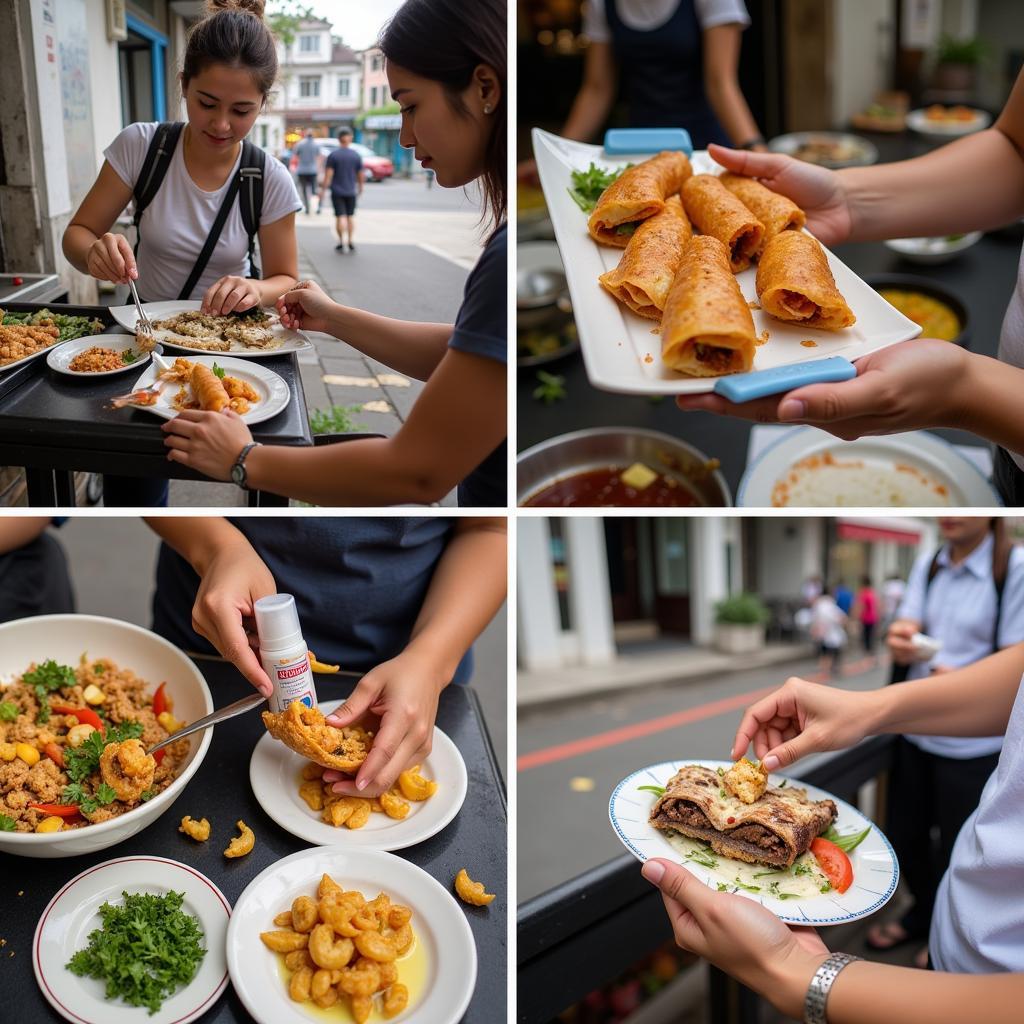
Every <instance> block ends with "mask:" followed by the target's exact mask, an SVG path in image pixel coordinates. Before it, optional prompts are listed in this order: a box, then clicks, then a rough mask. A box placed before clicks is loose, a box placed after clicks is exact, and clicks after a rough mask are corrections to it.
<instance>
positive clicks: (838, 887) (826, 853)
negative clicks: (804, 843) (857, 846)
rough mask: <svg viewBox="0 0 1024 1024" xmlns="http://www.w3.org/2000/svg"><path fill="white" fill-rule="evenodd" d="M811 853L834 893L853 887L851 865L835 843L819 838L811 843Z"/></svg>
mask: <svg viewBox="0 0 1024 1024" xmlns="http://www.w3.org/2000/svg"><path fill="white" fill-rule="evenodd" d="M811 853H813V854H814V859H815V860H816V861H817V862H818V866H819V867H820V868H821V870H822V871H824V872H825V877H826V878H828V880H829V882H830V883H831V885H832V888H833V889H835V891H836V892H846V890H847V889H849V888H850V886H851V885H853V865H852V864H851V863H850V858H849V857H847V856H846V854H845V853H844V852H843V851H842V850H840V849H839V847H838V846H836V844H835V843H830V842H829V841H828V840H827V839H822V838H821V836H819V837H818V838H817V839H815V840H814V842H813V843H811Z"/></svg>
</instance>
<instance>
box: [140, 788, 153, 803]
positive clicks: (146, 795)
mask: <svg viewBox="0 0 1024 1024" xmlns="http://www.w3.org/2000/svg"><path fill="white" fill-rule="evenodd" d="M155 796H156V790H155V789H152V788H150V789H147V790H145V791H144V792H142V793H140V794H139V799H140V800H141V801H142V802H143V803H145V802H146V801H147V800H152V799H153V797H155Z"/></svg>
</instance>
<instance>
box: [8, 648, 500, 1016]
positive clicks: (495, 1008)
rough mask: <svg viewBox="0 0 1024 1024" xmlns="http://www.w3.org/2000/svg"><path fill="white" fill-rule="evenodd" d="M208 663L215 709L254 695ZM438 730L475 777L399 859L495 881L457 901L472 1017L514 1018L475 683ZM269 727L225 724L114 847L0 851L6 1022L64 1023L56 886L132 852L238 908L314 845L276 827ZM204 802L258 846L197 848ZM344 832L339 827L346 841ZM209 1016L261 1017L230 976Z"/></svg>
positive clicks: (443, 879) (451, 704)
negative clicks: (172, 793)
mask: <svg viewBox="0 0 1024 1024" xmlns="http://www.w3.org/2000/svg"><path fill="white" fill-rule="evenodd" d="M199 669H200V671H201V672H202V673H203V675H204V676H205V677H206V681H207V683H208V684H209V685H210V689H211V691H212V692H213V695H214V704H215V705H217V706H218V707H221V706H223V705H225V704H229V703H231V702H232V701H234V700H237V699H239V698H240V697H243V696H245V695H246V694H247V693H251V692H252V689H251V687H250V686H249V684H248V683H247V682H245V680H243V679H242V677H241V676H240V675H239V674H238V673H237V672H236V671H235V670H234V668H232V667H231V666H226V665H222V664H219V663H216V662H207V661H203V662H200V663H199ZM322 689H323V691H324V692H322V693H321V696H322V697H323V698H324V699H327V692H326V687H322ZM334 696H341V693H340V692H337V693H335V692H333V691H332V693H331V697H332V698H333V697H334ZM437 726H438V728H440V729H441V730H442V731H443V732H445V733H447V735H448V736H449V737H450V738H451V740H452V742H454V743H455V745H456V746H457V747H458V748H459V751H460V753H461V754H462V757H463V759H464V760H465V762H466V769H467V772H468V775H469V788H468V791H467V793H466V802H465V803H464V804H463V806H462V810H461V811H460V812H459V814H458V815H457V816H456V818H455V819H454V820H453V821H452V822H451V823H450V824H449V825H448V826H447V828H445V829H444V830H443V831H442V832H441V833H440V834H439V835H436V836H434V837H433V838H431V839H427V840H425V841H424V842H422V843H419V844H418V845H416V846H413V847H410V848H409V849H406V850H400V851H398V853H397V856H400V857H403V858H405V859H406V860H408V861H409V862H410V863H412V864H416V865H418V866H419V867H421V868H423V869H424V870H425V871H426V872H427V873H428V874H430V875H432V876H433V877H434V878H436V879H437V880H438V881H439V882H440V883H441V884H442V885H444V886H445V887H446V888H447V889H449V890H450V889H451V888H452V881H453V879H454V878H455V875H456V873H457V872H458V871H459V869H460V868H463V867H466V868H468V869H469V872H470V875H471V876H472V875H474V870H473V865H476V866H477V870H476V874H478V875H479V877H480V879H481V880H483V881H484V882H485V883H486V885H487V891H488V892H493V893H496V894H497V899H495V900H494V902H493V903H491V905H490V906H489V907H471V906H467V905H465V904H463V903H461V901H460V902H459V906H460V908H461V909H462V910H463V911H464V912H465V914H466V917H467V919H468V921H469V926H470V928H471V929H472V931H473V937H474V939H475V940H476V947H477V955H478V961H479V963H478V969H477V981H476V989H475V991H474V993H473V999H472V1002H471V1003H470V1005H469V1009H468V1010H467V1011H466V1014H465V1016H464V1017H463V1019H462V1020H463V1024H493V1022H494V1021H504V1020H505V1017H506V1003H507V986H506V977H507V957H506V949H507V943H506V921H507V913H508V888H507V878H506V849H507V812H506V803H505V790H504V784H503V782H502V779H501V772H500V770H499V768H498V765H497V761H496V760H495V757H494V751H493V748H492V746H491V741H490V737H489V736H488V734H487V728H486V725H485V724H484V721H483V717H482V715H481V713H480V705H479V702H478V700H477V696H476V693H475V692H474V691H473V690H472V689H471V688H470V687H466V686H449V687H448V688H447V689H446V690H445V691H444V692H443V693H442V695H441V701H440V705H439V708H438V714H437ZM263 733H264V728H263V724H262V722H261V720H260V718H259V715H258V714H246V715H241V716H239V717H238V718H233V719H230V720H229V721H227V722H224V723H222V724H221V725H218V726H217V727H216V728H215V729H214V731H213V741H212V743H211V744H210V748H209V750H208V751H207V754H206V758H205V759H204V761H203V763H202V765H201V766H200V768H199V770H198V771H197V772H196V774H195V775H194V776H193V777H192V779H191V780H190V781H189V783H188V785H187V786H186V787H185V789H184V791H183V793H182V795H181V796H180V797H179V799H178V800H176V801H175V803H174V805H173V806H172V807H171V809H170V810H168V811H166V812H165V813H164V814H163V815H162V816H161V817H160V818H158V819H157V820H156V821H155V822H153V824H152V825H150V826H149V827H148V828H146V829H144V830H143V831H142V832H139V833H138V834H137V835H134V836H132V837H131V838H130V839H127V840H125V842H123V843H120V844H118V845H117V846H113V847H109V848H108V849H106V850H102V851H100V852H99V853H95V854H89V855H86V856H81V857H68V858H65V859H59V860H41V859H33V858H28V857H13V856H10V855H4V854H0V936H2V937H3V938H5V939H6V940H7V944H6V945H5V946H4V947H3V949H2V951H0V982H2V987H3V992H4V996H3V1000H4V1007H5V1010H4V1013H3V1015H2V1016H3V1019H5V1020H12V1021H20V1022H25V1024H36V1022H37V1021H54V1022H56V1021H60V1020H62V1018H61V1017H60V1016H59V1015H58V1014H57V1013H56V1011H54V1010H53V1009H52V1008H51V1007H50V1005H49V1003H47V1002H46V1001H45V999H44V998H43V996H42V993H41V992H40V991H39V987H38V985H37V984H36V980H35V975H34V973H33V971H32V937H33V935H34V934H35V927H36V922H37V921H38V920H39V916H40V914H41V913H42V911H43V909H44V908H45V907H46V904H47V903H48V902H49V901H50V899H51V898H52V897H53V895H54V893H55V892H57V890H58V889H60V888H61V886H63V885H64V884H65V883H66V882H68V881H69V880H70V879H72V878H74V877H75V875H77V874H79V873H80V872H81V871H84V870H85V869H86V868H88V867H91V866H93V865H95V864H100V863H102V862H104V861H107V860H111V859H113V858H115V857H124V856H126V855H130V854H140V855H145V854H151V855H155V856H161V857H168V858H171V859H172V860H179V861H181V862H183V863H185V864H188V865H190V866H192V867H194V868H196V869H197V870H199V871H201V872H202V873H203V874H205V875H206V876H207V877H208V878H210V880H211V881H213V882H214V883H215V884H216V885H217V886H219V887H220V889H221V891H222V892H223V893H224V895H225V896H226V897H227V898H228V900H229V902H230V903H231V904H232V906H233V905H234V904H235V902H236V901H237V899H238V897H239V896H240V895H241V893H242V890H243V889H245V887H246V886H247V885H248V884H249V882H251V881H252V879H253V878H255V877H256V876H257V875H258V874H259V873H260V872H261V871H263V870H264V869H265V868H267V867H269V866H270V865H271V864H273V863H274V862H275V861H277V860H280V859H281V858H282V857H287V856H288V855H290V854H292V853H296V852H298V851H299V850H304V849H308V848H309V846H310V844H308V843H306V842H305V841H304V840H301V839H297V838H295V836H293V835H291V834H290V833H288V832H285V831H284V830H283V829H282V828H280V827H279V826H277V825H275V824H274V822H273V821H271V819H270V818H269V817H267V815H266V814H265V813H264V812H263V810H262V809H261V808H260V806H259V804H258V803H257V802H256V798H255V797H254V796H253V794H252V790H251V788H250V786H249V758H250V755H251V754H252V751H253V747H254V746H255V745H256V742H257V740H258V739H259V738H260V736H261V735H262V734H263ZM197 808H200V810H201V815H202V816H205V817H207V818H209V819H210V820H211V821H212V822H214V823H215V825H217V826H224V825H227V824H231V825H232V826H233V824H234V822H235V821H237V820H238V819H239V818H241V819H243V820H244V821H245V822H246V824H247V825H249V827H250V828H252V830H253V831H254V832H255V833H256V845H255V847H254V849H253V851H252V853H250V854H248V856H246V857H242V858H241V859H239V860H227V859H225V857H224V856H223V853H222V851H223V848H224V846H225V845H226V844H225V843H224V842H222V841H220V840H219V839H218V840H214V839H211V840H210V841H209V842H208V843H205V844H198V843H195V842H193V841H192V840H191V839H188V838H187V837H185V836H183V835H182V834H181V833H180V832H178V825H179V823H180V821H181V817H182V815H184V814H186V813H191V814H193V815H196V816H199V812H198V811H197V810H196V809H197ZM221 831H223V828H221ZM232 834H234V829H233V827H232ZM343 840H344V835H343V833H342V834H340V835H339V843H343ZM19 893H21V895H18V894H19ZM145 1020H146V1013H145V1011H144V1010H139V1021H140V1024H142V1022H144V1021H145ZM200 1020H201V1021H203V1024H229V1022H230V1024H235V1022H249V1021H251V1020H252V1017H250V1015H249V1014H248V1012H247V1011H246V1010H245V1008H244V1007H243V1006H242V1003H241V1001H240V1000H239V998H238V996H237V995H236V993H235V991H234V988H233V986H231V985H230V984H229V985H228V987H227V990H226V991H225V992H224V994H223V995H222V996H221V997H220V998H219V999H218V1000H217V1002H216V1003H214V1005H213V1006H212V1007H211V1008H210V1010H209V1011H207V1013H206V1014H204V1015H203V1016H202V1017H201V1018H200ZM425 1024H426V1022H425Z"/></svg>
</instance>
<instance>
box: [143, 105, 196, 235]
mask: <svg viewBox="0 0 1024 1024" xmlns="http://www.w3.org/2000/svg"><path fill="white" fill-rule="evenodd" d="M184 127H185V123H184V122H183V121H175V122H168V121H164V122H163V123H161V124H159V125H157V128H156V131H155V132H154V133H153V138H152V139H150V140H149V149H148V150H146V159H145V160H143V161H142V170H141V171H140V172H139V177H138V180H137V181H136V182H135V187H134V188H133V189H132V199H133V200H134V202H135V213H134V215H133V218H132V220H133V223H134V224H135V252H136V253H137V252H138V251H139V242H140V240H141V234H140V231H139V222H140V221H141V220H142V214H143V213H144V212H145V209H146V207H147V206H149V204H150V203H151V202H152V201H153V197H154V196H155V195H156V194H157V192H158V191H159V189H160V185H161V184H162V183H163V180H164V177H165V176H166V174H167V168H168V167H170V166H171V159H172V158H173V157H174V150H175V148H176V147H177V145H178V139H179V138H180V137H181V131H182V129H183V128H184Z"/></svg>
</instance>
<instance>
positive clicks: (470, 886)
mask: <svg viewBox="0 0 1024 1024" xmlns="http://www.w3.org/2000/svg"><path fill="white" fill-rule="evenodd" d="M455 891H456V892H457V893H458V894H459V899H460V900H462V901H463V902H464V903H470V904H472V905H473V906H474V907H486V906H487V905H488V904H489V903H490V902H491V901H492V900H493V899H494V893H489V892H485V891H484V884H483V882H474V881H473V879H471V878H470V877H469V875H468V874H467V873H466V869H465V868H463V869H462V870H461V871H460V872H459V873H458V874H457V875H456V876H455Z"/></svg>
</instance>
